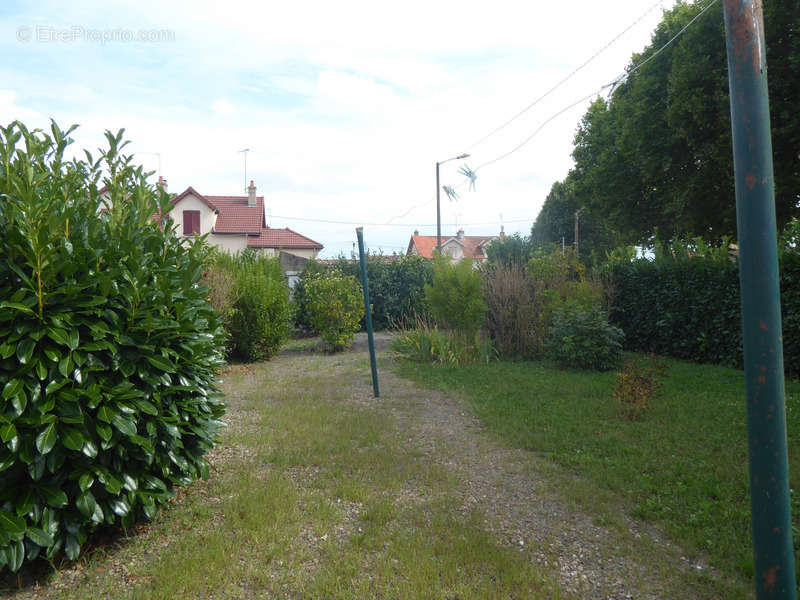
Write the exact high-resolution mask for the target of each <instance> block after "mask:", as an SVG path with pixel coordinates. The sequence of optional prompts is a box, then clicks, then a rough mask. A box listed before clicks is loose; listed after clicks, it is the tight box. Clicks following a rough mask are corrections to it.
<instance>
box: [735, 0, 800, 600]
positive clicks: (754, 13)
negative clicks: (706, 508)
mask: <svg viewBox="0 0 800 600" xmlns="http://www.w3.org/2000/svg"><path fill="white" fill-rule="evenodd" d="M761 2H762V0H724V7H725V8H724V12H725V32H726V39H727V50H728V80H729V87H730V102H731V126H732V129H733V162H734V177H735V181H736V220H737V228H738V231H739V282H740V287H741V299H742V333H743V338H744V372H745V387H746V397H747V437H748V443H749V449H750V510H751V514H752V520H753V523H752V526H753V553H754V558H755V584H756V596H757V598H758V599H759V600H764V599H767V598H770V599H778V598H780V599H782V600H795V599H796V598H797V588H796V583H795V569H794V555H793V546H792V523H791V517H790V511H789V469H788V461H787V454H786V409H785V405H784V400H785V390H784V379H783V344H782V341H781V306H780V286H779V279H778V253H777V239H776V238H777V233H776V229H777V226H776V220H775V189H774V180H773V173H772V141H771V135H770V118H769V95H768V92H767V57H766V46H765V43H764V19H763V14H762V5H761Z"/></svg>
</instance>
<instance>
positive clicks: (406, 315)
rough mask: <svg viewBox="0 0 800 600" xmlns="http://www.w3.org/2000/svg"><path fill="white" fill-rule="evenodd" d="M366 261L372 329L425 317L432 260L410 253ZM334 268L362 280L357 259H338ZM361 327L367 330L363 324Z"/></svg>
mask: <svg viewBox="0 0 800 600" xmlns="http://www.w3.org/2000/svg"><path fill="white" fill-rule="evenodd" d="M366 262H367V280H368V281H369V300H370V304H371V307H372V324H373V326H374V327H375V329H378V330H381V329H390V328H392V327H394V326H398V325H403V324H406V323H413V322H414V320H415V319H416V317H420V318H426V317H427V316H428V314H429V311H430V307H429V306H428V303H427V301H426V299H425V285H427V284H430V283H431V282H432V281H433V261H431V260H430V259H427V258H422V257H421V256H417V255H413V254H411V255H406V256H403V257H401V258H398V259H393V258H388V257H384V256H377V255H374V254H367V256H366ZM336 268H337V269H338V270H339V271H341V272H342V273H343V274H345V275H351V276H353V277H355V278H356V279H357V280H359V281H361V264H360V263H359V261H358V259H357V258H356V259H354V260H347V259H345V258H344V257H339V259H338V260H337V262H336ZM295 293H297V288H295ZM361 327H362V329H364V328H365V327H366V325H365V324H364V322H363V321H362V323H361Z"/></svg>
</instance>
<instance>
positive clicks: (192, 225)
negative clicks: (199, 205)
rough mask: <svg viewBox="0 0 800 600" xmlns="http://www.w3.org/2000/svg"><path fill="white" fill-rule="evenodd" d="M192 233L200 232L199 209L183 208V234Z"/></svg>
mask: <svg viewBox="0 0 800 600" xmlns="http://www.w3.org/2000/svg"><path fill="white" fill-rule="evenodd" d="M193 233H197V234H199V233H200V211H199V210H185V211H183V235H192V234H193Z"/></svg>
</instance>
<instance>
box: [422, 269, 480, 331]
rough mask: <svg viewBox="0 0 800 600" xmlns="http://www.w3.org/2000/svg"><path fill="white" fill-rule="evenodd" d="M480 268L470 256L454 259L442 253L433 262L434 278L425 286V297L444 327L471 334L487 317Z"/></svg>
mask: <svg viewBox="0 0 800 600" xmlns="http://www.w3.org/2000/svg"><path fill="white" fill-rule="evenodd" d="M482 287H483V281H482V274H481V272H480V271H476V270H475V269H473V268H472V261H471V260H469V259H464V260H461V261H459V262H457V263H451V262H450V261H449V260H448V259H447V258H445V257H444V256H442V255H437V256H436V258H434V262H433V282H432V283H431V284H430V285H426V286H425V298H426V299H427V301H428V304H429V305H430V307H431V314H432V315H433V318H434V319H435V320H436V321H437V323H438V324H440V325H441V326H442V327H445V328H447V329H453V330H456V331H460V332H462V333H464V334H465V335H467V336H468V337H471V336H473V335H474V334H475V332H476V331H478V330H479V329H481V328H482V327H483V325H484V322H485V319H486V303H485V302H484V301H483V290H482Z"/></svg>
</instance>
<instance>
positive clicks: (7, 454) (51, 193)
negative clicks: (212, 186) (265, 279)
mask: <svg viewBox="0 0 800 600" xmlns="http://www.w3.org/2000/svg"><path fill="white" fill-rule="evenodd" d="M73 129H74V127H72V128H70V129H69V130H67V131H61V130H60V129H59V128H58V127H57V126H56V125H55V123H54V124H52V126H51V128H50V133H49V134H46V133H44V132H42V131H39V130H34V131H29V130H28V129H27V128H25V126H24V125H22V124H21V123H19V122H14V123H12V124H11V125H9V126H8V127H4V128H0V231H2V236H0V478H2V485H0V571H2V570H4V569H6V568H7V569H10V570H11V571H17V570H19V568H20V567H21V566H22V564H23V563H24V562H26V561H30V560H33V559H35V558H37V557H39V556H42V557H45V558H47V559H51V558H53V557H54V556H56V555H57V554H59V553H62V552H63V554H64V555H66V557H67V558H69V559H75V558H77V557H78V555H79V554H80V551H81V546H82V545H83V544H84V542H86V540H87V538H88V536H89V535H90V534H91V533H92V532H93V531H94V530H95V529H97V528H98V527H100V526H107V527H122V528H129V527H130V526H131V525H132V524H133V523H134V522H135V521H137V520H139V519H143V518H151V517H153V515H154V514H155V511H156V507H157V506H158V505H159V504H163V503H164V502H166V501H167V500H168V499H170V498H171V497H172V496H173V495H174V494H173V488H174V487H175V486H177V485H185V484H187V483H189V482H190V481H192V480H193V479H195V478H197V477H207V476H208V465H207V463H206V462H205V460H204V458H203V457H204V454H205V453H206V452H207V451H208V450H209V449H210V448H211V447H212V446H213V445H214V440H215V438H216V436H217V432H218V430H219V428H220V426H221V425H222V424H221V423H220V421H219V420H218V419H219V418H220V417H221V416H222V415H223V412H224V405H223V404H222V402H221V401H220V400H219V394H218V392H217V389H216V387H215V380H216V373H217V370H218V368H219V367H220V366H221V364H222V352H221V349H222V344H223V342H224V334H223V330H222V328H221V326H220V323H219V320H218V317H217V315H216V314H215V312H214V311H213V309H212V308H211V306H210V305H209V302H208V299H207V288H204V287H201V286H199V285H198V280H199V279H200V277H201V275H202V272H203V265H204V261H205V258H206V254H207V249H206V247H205V244H204V242H203V240H202V239H194V240H191V241H188V240H187V241H186V242H185V243H184V242H182V240H181V239H179V238H178V237H177V236H176V235H175V233H174V232H173V230H172V225H171V222H170V221H169V220H166V221H165V222H162V223H160V224H159V223H158V222H157V220H156V219H154V218H153V215H154V214H155V213H158V214H162V215H163V214H165V213H166V212H167V211H168V210H169V208H170V206H171V205H170V202H169V197H168V196H167V195H166V193H164V192H163V191H160V190H157V189H156V188H154V187H153V186H151V185H149V184H148V183H147V181H146V173H144V172H143V171H142V169H141V167H135V166H133V164H132V159H131V157H130V156H125V155H123V154H121V151H122V149H123V147H124V146H125V142H123V139H122V138H123V131H122V130H121V131H120V132H119V133H117V134H112V133H110V132H108V133H106V139H107V143H108V147H107V148H106V149H105V150H103V151H101V153H100V156H99V158H97V159H95V158H94V157H93V156H92V155H91V154H90V153H89V152H86V153H85V158H83V159H77V158H76V159H72V160H67V159H66V157H65V156H66V155H65V150H66V149H67V147H68V145H69V144H70V143H71V141H72V140H71V139H70V138H69V134H70V133H71V132H72V131H73ZM101 180H102V181H101ZM102 184H105V186H106V188H107V191H106V192H104V193H103V195H102V196H101V195H100V194H99V193H98V187H100V185H102Z"/></svg>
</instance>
